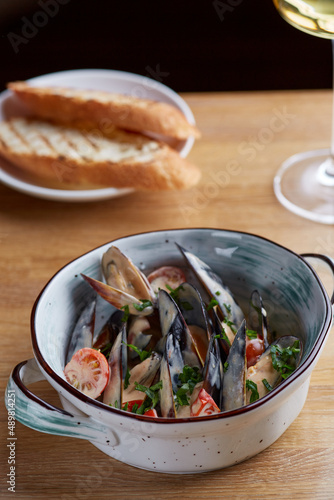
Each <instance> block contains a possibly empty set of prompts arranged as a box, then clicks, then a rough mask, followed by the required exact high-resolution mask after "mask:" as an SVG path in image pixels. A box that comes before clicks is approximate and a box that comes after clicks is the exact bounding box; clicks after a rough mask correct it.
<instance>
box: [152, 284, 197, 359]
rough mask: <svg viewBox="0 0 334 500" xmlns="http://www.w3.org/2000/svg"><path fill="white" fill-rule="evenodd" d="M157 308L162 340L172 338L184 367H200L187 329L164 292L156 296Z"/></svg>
mask: <svg viewBox="0 0 334 500" xmlns="http://www.w3.org/2000/svg"><path fill="white" fill-rule="evenodd" d="M158 308H159V317H160V325H161V332H162V337H163V340H164V339H167V337H168V336H172V337H174V338H175V339H176V340H177V341H178V343H179V345H180V349H181V352H182V357H183V360H184V364H185V365H189V366H198V367H201V366H202V363H201V360H200V356H199V354H198V352H197V349H196V344H195V343H194V342H193V339H192V336H191V333H190V331H189V328H188V326H187V324H186V322H185V320H184V318H183V316H182V314H181V311H180V309H179V307H178V306H177V304H176V302H175V301H174V299H173V298H172V297H171V296H170V295H169V293H167V292H166V291H165V290H160V292H159V295H158Z"/></svg>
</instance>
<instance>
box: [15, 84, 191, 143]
mask: <svg viewBox="0 0 334 500" xmlns="http://www.w3.org/2000/svg"><path fill="white" fill-rule="evenodd" d="M7 87H8V88H9V89H10V90H12V91H13V92H14V93H15V94H16V95H17V96H18V98H19V99H20V100H21V101H22V102H24V104H25V105H26V106H27V107H28V108H29V109H30V111H31V112H32V113H33V114H34V115H35V116H37V117H39V118H45V119H52V120H55V121H57V122H60V123H68V122H73V121H75V120H81V121H85V120H89V121H93V122H95V124H96V125H97V126H98V127H99V128H101V125H102V124H103V123H105V124H108V122H110V123H112V124H114V125H115V126H116V127H118V128H122V129H126V130H132V131H136V132H142V133H143V132H153V133H155V134H161V135H165V136H168V137H172V138H175V139H179V140H185V139H187V138H188V137H190V136H193V137H196V138H198V137H200V132H199V130H198V129H197V128H196V127H195V126H194V125H191V124H190V123H189V122H188V121H187V120H186V118H185V116H184V115H183V113H181V111H179V110H178V109H177V108H176V107H174V106H171V105H170V104H167V103H164V102H160V101H152V100H148V99H139V98H136V97H133V96H125V95H121V94H115V93H109V92H102V91H98V90H83V89H75V88H64V87H34V86H30V85H28V84H27V83H26V82H11V83H9V84H8V85H7Z"/></svg>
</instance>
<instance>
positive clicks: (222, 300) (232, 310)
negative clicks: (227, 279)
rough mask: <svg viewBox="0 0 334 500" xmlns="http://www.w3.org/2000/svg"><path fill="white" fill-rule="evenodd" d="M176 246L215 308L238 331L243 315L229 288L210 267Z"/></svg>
mask: <svg viewBox="0 0 334 500" xmlns="http://www.w3.org/2000/svg"><path fill="white" fill-rule="evenodd" d="M176 245H177V247H178V248H179V250H180V251H181V253H182V254H183V256H184V258H185V260H186V261H187V264H188V265H189V267H190V268H191V269H192V270H193V272H194V273H195V275H196V277H197V279H198V280H199V282H200V283H201V284H202V285H203V287H204V289H205V290H206V292H207V293H208V294H209V296H210V297H211V298H212V299H215V300H216V301H217V307H218V308H219V310H220V313H221V314H222V316H223V317H224V318H228V320H230V321H232V323H234V325H235V327H236V329H238V328H239V326H240V325H241V323H242V321H243V319H244V314H243V312H242V310H241V308H240V307H239V305H238V304H237V302H236V301H235V299H234V297H233V296H232V293H231V291H230V290H229V288H228V287H227V286H226V285H225V284H224V283H223V281H222V279H221V278H220V276H218V274H216V273H215V272H214V271H213V270H212V269H211V267H210V266H208V265H207V264H206V263H205V262H203V261H202V260H201V259H199V258H198V257H197V256H196V255H194V254H193V253H191V252H189V251H188V250H186V249H185V248H183V247H181V246H180V245H179V244H177V243H176Z"/></svg>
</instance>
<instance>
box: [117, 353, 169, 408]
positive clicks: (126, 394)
mask: <svg viewBox="0 0 334 500" xmlns="http://www.w3.org/2000/svg"><path fill="white" fill-rule="evenodd" d="M160 364H161V356H160V354H158V353H156V352H152V353H151V355H150V357H148V358H146V359H145V360H144V361H142V362H141V363H138V364H137V365H135V366H134V367H133V368H132V370H130V377H129V385H128V387H127V388H126V389H124V391H123V395H122V404H124V403H127V402H129V401H133V400H141V401H144V399H145V397H146V394H145V393H144V392H141V391H138V390H137V389H136V386H135V382H138V384H141V385H144V386H146V387H151V385H152V383H153V381H154V379H155V377H156V375H157V372H158V370H159V368H160Z"/></svg>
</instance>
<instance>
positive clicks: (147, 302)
mask: <svg viewBox="0 0 334 500" xmlns="http://www.w3.org/2000/svg"><path fill="white" fill-rule="evenodd" d="M140 302H141V304H133V307H134V308H135V309H137V311H139V312H141V311H143V310H144V309H146V307H152V302H151V301H150V300H143V299H140Z"/></svg>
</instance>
